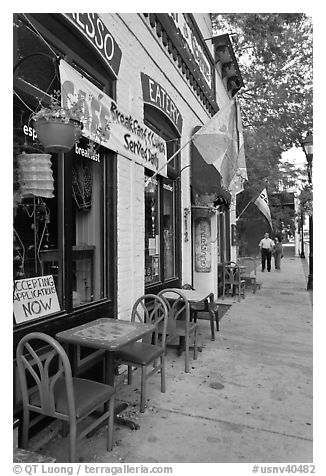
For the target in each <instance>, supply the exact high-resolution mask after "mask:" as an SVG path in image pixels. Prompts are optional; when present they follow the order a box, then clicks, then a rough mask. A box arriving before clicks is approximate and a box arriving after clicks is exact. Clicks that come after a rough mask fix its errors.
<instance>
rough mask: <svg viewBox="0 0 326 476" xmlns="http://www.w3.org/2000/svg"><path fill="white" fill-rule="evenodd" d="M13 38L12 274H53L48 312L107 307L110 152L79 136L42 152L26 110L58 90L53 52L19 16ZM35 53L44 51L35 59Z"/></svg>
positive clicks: (109, 288) (110, 231) (111, 239)
mask: <svg viewBox="0 0 326 476" xmlns="http://www.w3.org/2000/svg"><path fill="white" fill-rule="evenodd" d="M15 38H16V42H17V53H18V58H20V59H21V58H26V60H25V61H24V62H23V63H20V64H19V68H17V69H16V73H15V77H14V90H15V96H14V121H13V122H14V125H13V130H14V157H13V163H14V167H13V171H14V190H13V193H14V213H13V271H14V280H15V281H17V280H25V281H26V283H27V281H28V280H29V279H30V278H41V277H43V278H44V277H45V276H51V280H53V283H54V285H55V289H56V293H57V296H58V302H59V308H58V307H56V308H55V309H53V312H48V313H47V314H46V315H47V316H50V315H52V314H54V313H57V312H58V311H65V312H67V313H69V312H74V311H78V312H83V313H84V315H85V316H86V314H85V313H86V312H91V310H92V308H91V307H90V306H92V305H93V304H98V303H99V302H100V303H101V305H102V302H103V305H104V306H106V307H105V309H107V306H108V302H109V298H111V297H112V294H113V289H114V283H113V281H114V277H112V276H114V274H113V273H110V272H109V270H110V269H112V268H109V266H110V267H113V255H114V250H112V253H111V250H110V253H109V250H108V245H109V244H110V246H112V247H114V246H115V242H114V227H113V226H112V225H113V220H114V211H113V207H114V203H113V200H109V199H108V189H109V188H110V197H111V198H112V197H113V194H114V187H113V181H114V174H113V171H114V170H115V169H114V167H115V165H114V164H115V160H114V154H113V153H111V152H110V151H109V150H107V149H105V148H103V147H101V146H99V147H97V148H96V151H95V153H93V154H89V153H88V151H87V147H88V141H86V140H84V139H81V140H80V141H79V142H78V144H76V145H75V147H74V148H73V150H72V151H71V152H69V153H68V154H65V155H63V154H61V153H59V154H53V153H52V154H46V153H45V151H44V150H43V148H42V146H41V144H40V143H39V142H38V141H37V136H36V133H35V130H34V128H33V124H32V123H31V122H30V115H31V113H32V112H34V111H35V110H36V108H37V106H38V103H39V101H40V100H42V101H43V102H44V101H46V97H47V95H48V94H51V93H52V92H53V91H55V90H59V89H60V83H59V79H58V77H57V76H56V74H55V71H54V68H53V62H52V59H51V51H50V50H49V48H48V47H47V46H46V45H45V43H44V42H43V41H42V40H41V38H40V37H39V36H38V35H37V34H36V33H35V32H34V31H32V29H31V28H30V26H29V25H26V24H25V23H24V22H23V21H21V19H16V22H15ZM62 44H63V43H62ZM34 51H39V52H42V54H41V55H39V56H37V57H36V56H35V55H33V54H31V53H34ZM75 59H76V61H78V56H77V55H75ZM93 73H94V75H95V76H96V72H95V71H92V74H93ZM95 76H94V77H95ZM89 77H90V74H89ZM99 78H100V79H99V80H98V81H94V82H96V84H97V86H99V84H100V83H101V81H102V79H103V78H102V77H101V76H99ZM104 83H105V81H102V84H104ZM45 91H46V93H45ZM109 224H110V225H111V226H109ZM109 256H110V262H108V258H109ZM34 281H35V282H36V280H35V279H34ZM40 282H41V280H40ZM51 282H52V281H51ZM110 305H111V306H112V303H111V304H110ZM37 309H38V308H37V306H36V305H35V310H37ZM87 309H89V311H87ZM38 317H43V316H42V315H41V314H39V315H38V313H37V312H36V313H35V315H31V316H26V320H34V319H37V318H38ZM21 322H22V321H20V322H19V321H18V322H17V320H16V324H20V323H21Z"/></svg>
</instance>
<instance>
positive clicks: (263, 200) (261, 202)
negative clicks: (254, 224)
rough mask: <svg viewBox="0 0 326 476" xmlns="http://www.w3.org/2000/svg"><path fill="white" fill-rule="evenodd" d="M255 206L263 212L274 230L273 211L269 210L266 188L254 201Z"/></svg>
mask: <svg viewBox="0 0 326 476" xmlns="http://www.w3.org/2000/svg"><path fill="white" fill-rule="evenodd" d="M254 204H255V205H256V206H257V208H258V209H259V210H260V211H261V212H262V214H263V215H264V216H265V217H266V218H267V220H268V222H269V224H270V227H271V229H273V225H272V218H271V211H270V209H269V203H268V196H267V190H266V188H264V190H263V191H262V192H261V193H260V194H259V196H258V197H257V198H256V200H255V201H254Z"/></svg>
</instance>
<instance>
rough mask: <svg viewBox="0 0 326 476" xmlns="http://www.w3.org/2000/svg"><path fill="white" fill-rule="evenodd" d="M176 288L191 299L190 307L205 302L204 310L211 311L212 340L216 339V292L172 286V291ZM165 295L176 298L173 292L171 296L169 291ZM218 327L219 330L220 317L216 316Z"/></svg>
mask: <svg viewBox="0 0 326 476" xmlns="http://www.w3.org/2000/svg"><path fill="white" fill-rule="evenodd" d="M174 290H176V291H181V292H182V294H183V295H184V296H185V297H186V299H187V300H188V301H189V304H190V307H191V305H195V304H204V309H203V312H208V313H209V321H210V326H211V340H215V332H214V321H215V317H216V316H215V313H214V308H215V305H216V303H215V301H214V293H212V292H210V291H199V290H195V289H179V288H171V291H174ZM164 297H166V298H167V299H175V298H176V295H175V294H173V293H171V296H169V293H168V292H167V293H165V294H164ZM216 327H217V330H219V326H218V318H216Z"/></svg>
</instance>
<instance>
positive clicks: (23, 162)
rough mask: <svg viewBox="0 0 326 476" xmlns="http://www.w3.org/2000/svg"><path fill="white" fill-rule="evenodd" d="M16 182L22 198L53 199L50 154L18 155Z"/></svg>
mask: <svg viewBox="0 0 326 476" xmlns="http://www.w3.org/2000/svg"><path fill="white" fill-rule="evenodd" d="M17 159H18V182H19V185H20V193H21V195H22V197H26V196H30V195H34V196H35V197H45V198H53V197H54V195H53V191H54V180H53V173H52V164H51V155H50V154H26V153H24V152H23V153H22V154H20V155H18V157H17Z"/></svg>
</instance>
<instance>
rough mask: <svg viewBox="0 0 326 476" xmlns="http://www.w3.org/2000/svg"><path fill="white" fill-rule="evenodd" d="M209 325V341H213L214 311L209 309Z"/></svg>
mask: <svg viewBox="0 0 326 476" xmlns="http://www.w3.org/2000/svg"><path fill="white" fill-rule="evenodd" d="M208 312H209V323H210V325H211V340H215V331H214V318H215V316H214V311H213V310H212V309H210V310H209V311H208Z"/></svg>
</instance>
